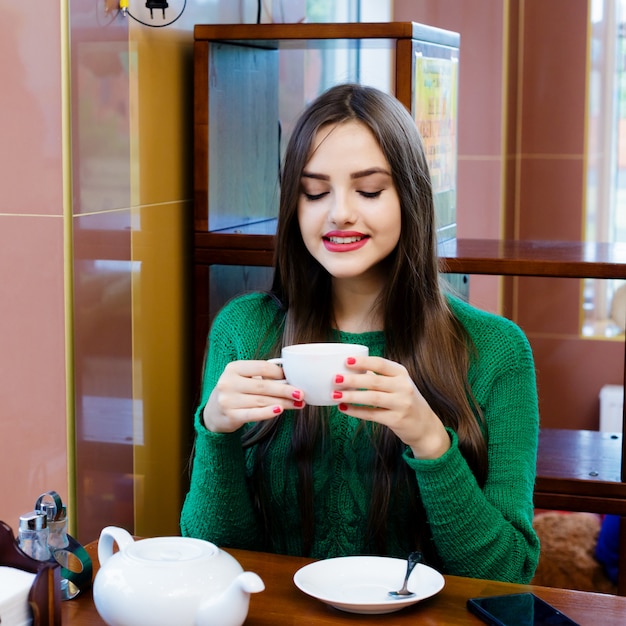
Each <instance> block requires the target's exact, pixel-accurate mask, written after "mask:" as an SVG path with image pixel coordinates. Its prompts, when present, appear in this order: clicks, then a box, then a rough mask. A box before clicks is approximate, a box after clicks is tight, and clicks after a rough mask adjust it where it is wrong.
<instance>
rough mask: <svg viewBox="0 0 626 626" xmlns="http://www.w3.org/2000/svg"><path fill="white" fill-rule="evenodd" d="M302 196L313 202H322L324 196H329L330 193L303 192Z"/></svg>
mask: <svg viewBox="0 0 626 626" xmlns="http://www.w3.org/2000/svg"><path fill="white" fill-rule="evenodd" d="M302 194H303V195H304V197H305V198H306V199H307V200H309V201H311V202H313V201H314V200H321V199H322V198H323V197H324V196H327V195H328V191H323V192H322V193H306V191H303V192H302Z"/></svg>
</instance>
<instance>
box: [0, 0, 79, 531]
mask: <svg viewBox="0 0 626 626" xmlns="http://www.w3.org/2000/svg"><path fill="white" fill-rule="evenodd" d="M2 18H3V19H2V20H0V64H1V70H0V75H1V76H2V97H0V137H2V150H1V151H0V172H1V178H2V202H1V204H0V284H1V285H2V298H1V299H0V320H1V323H0V423H1V424H2V427H1V428H2V434H1V435H0V476H1V477H2V478H1V479H0V483H1V485H2V487H1V492H2V499H1V501H0V519H2V520H3V521H6V523H8V524H9V525H10V526H11V527H12V528H13V529H14V530H16V528H17V518H18V517H19V515H20V514H21V513H24V512H26V511H28V510H32V508H33V506H34V503H35V500H36V498H37V496H38V495H39V494H40V493H42V491H46V490H48V489H56V490H58V491H59V492H63V493H64V495H65V494H66V493H67V486H68V478H67V444H66V373H65V366H66V352H65V330H64V324H65V315H64V310H65V307H64V247H63V244H64V241H63V177H62V165H63V164H62V152H61V141H62V124H61V119H62V118H61V63H60V59H61V39H60V33H59V24H60V22H61V16H60V3H59V2H43V3H38V7H37V10H36V11H33V9H32V8H31V5H30V4H29V3H12V4H8V5H6V6H3V9H2Z"/></svg>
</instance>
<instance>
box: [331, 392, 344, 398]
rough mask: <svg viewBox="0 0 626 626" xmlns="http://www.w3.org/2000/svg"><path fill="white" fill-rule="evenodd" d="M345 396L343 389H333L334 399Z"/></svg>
mask: <svg viewBox="0 0 626 626" xmlns="http://www.w3.org/2000/svg"><path fill="white" fill-rule="evenodd" d="M342 396H343V394H342V393H341V391H333V400H339V398H341V397H342Z"/></svg>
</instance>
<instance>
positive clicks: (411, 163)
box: [246, 84, 487, 553]
mask: <svg viewBox="0 0 626 626" xmlns="http://www.w3.org/2000/svg"><path fill="white" fill-rule="evenodd" d="M351 120H353V121H359V122H361V123H362V124H364V125H366V126H367V127H368V128H369V129H370V130H371V131H372V133H373V134H374V136H375V137H376V139H377V140H378V143H379V145H380V147H381V149H382V151H383V153H384V155H385V157H386V159H387V161H388V163H389V165H390V167H391V173H392V177H393V182H394V185H395V188H396V190H397V193H398V196H399V198H400V206H401V220H402V223H401V233H400V239H399V241H398V244H397V246H396V248H395V250H394V251H393V252H392V254H391V255H390V257H389V259H387V262H388V266H389V274H388V276H389V278H388V280H387V281H386V284H385V287H384V290H383V292H382V293H381V295H380V299H379V306H380V310H381V311H382V314H383V321H384V335H385V357H386V358H389V359H391V360H394V361H396V362H398V363H401V364H403V365H404V366H405V367H406V368H407V370H408V372H409V374H410V376H411V378H412V379H413V381H414V382H415V384H416V386H417V388H418V389H419V390H420V392H421V393H422V394H423V396H424V397H425V399H426V400H427V402H428V403H429V405H430V406H431V408H432V409H433V411H434V412H435V413H436V414H437V415H438V416H439V418H440V419H441V421H442V422H443V424H444V425H445V426H448V427H450V428H451V429H453V430H454V431H456V433H457V435H458V439H459V446H460V450H461V452H462V454H463V455H464V457H465V458H466V460H467V462H468V464H469V465H470V467H471V469H472V471H473V472H474V474H475V476H476V478H477V480H478V481H479V483H480V484H483V483H484V481H485V479H486V474H487V452H486V442H485V438H484V436H483V433H482V431H481V427H480V424H479V419H481V414H480V410H479V408H478V407H477V406H475V403H474V402H473V396H472V393H471V389H470V387H469V383H468V380H467V372H468V367H469V360H470V353H471V349H472V346H471V345H470V342H469V338H468V337H467V335H466V333H465V331H464V328H463V326H462V325H461V324H460V322H459V321H458V320H457V319H456V318H455V316H454V315H453V314H452V312H451V311H450V309H449V307H448V304H447V300H446V297H445V296H444V294H443V293H442V290H441V288H440V282H439V280H440V279H439V271H438V259H437V240H436V226H435V211H434V204H433V195H432V187H431V182H430V175H429V171H428V165H427V162H426V157H425V154H424V149H423V145H422V141H421V138H420V136H419V132H418V130H417V127H416V125H415V122H414V121H413V119H412V118H411V116H410V114H409V113H408V111H407V110H406V109H405V108H404V107H403V106H402V105H401V104H400V103H399V102H398V101H397V100H396V99H395V98H393V97H392V96H389V95H387V94H385V93H383V92H381V91H379V90H377V89H374V88H372V87H365V86H362V85H356V84H343V85H337V86H335V87H332V88H331V89H329V90H328V91H326V92H325V93H323V94H322V95H321V96H319V97H318V98H317V99H316V100H315V101H314V102H313V103H312V104H311V105H310V106H309V107H308V108H307V109H306V111H305V112H304V113H303V114H302V116H301V117H300V119H299V120H298V122H297V124H296V126H295V128H294V131H293V133H292V136H291V139H290V141H289V144H288V146H287V150H286V153H285V158H284V165H283V172H282V180H281V196H280V208H279V215H278V229H277V236H276V254H275V268H274V280H273V285H272V289H271V292H272V294H273V296H274V297H275V299H276V300H277V301H278V302H279V306H280V313H279V316H280V323H281V324H282V333H281V337H280V344H281V345H290V344H294V343H305V342H313V341H328V340H329V337H330V336H332V298H331V276H330V275H329V274H328V272H326V270H325V269H324V268H323V267H322V266H321V265H320V264H319V263H318V262H317V261H316V260H315V259H314V258H313V257H312V256H311V255H310V254H309V252H308V251H307V249H306V247H305V245H304V243H303V240H302V235H301V233H300V227H299V224H298V215H297V207H298V200H299V196H300V194H301V175H302V171H303V170H304V168H305V165H306V163H307V162H308V160H309V159H310V156H311V146H312V145H313V140H314V138H315V136H316V134H317V132H318V131H319V130H320V128H322V127H323V126H325V125H328V124H338V123H343V122H346V121H351ZM279 347H280V346H277V349H278V348H279ZM320 412H323V411H320V410H319V409H317V408H316V407H306V408H305V409H304V410H302V411H295V412H294V416H293V423H294V427H293V431H292V460H293V463H294V465H295V466H296V467H297V468H298V476H299V481H300V490H299V493H300V494H301V496H300V497H301V501H300V511H301V515H302V528H303V546H304V552H305V553H307V552H308V551H309V549H310V547H311V545H312V541H313V534H314V528H313V493H312V467H311V465H312V461H311V459H312V455H313V450H314V448H315V446H316V444H317V443H318V442H319V441H320V438H321V437H322V436H323V432H322V431H323V424H324V420H323V419H320V415H319V414H320ZM277 425H278V420H275V421H270V422H262V423H260V424H259V425H256V426H255V427H253V428H252V429H251V430H250V431H249V432H248V434H247V436H246V445H253V444H257V445H258V446H259V447H258V449H257V456H256V476H255V477H254V483H255V485H257V487H258V490H259V491H258V502H259V505H258V506H259V508H260V512H261V514H262V515H263V516H265V514H266V512H265V510H264V507H263V500H264V498H263V497H262V495H261V493H262V491H263V480H262V479H263V477H262V475H261V474H262V472H261V467H262V464H263V459H264V456H265V454H266V451H267V448H268V446H269V445H270V442H271V439H272V437H271V434H272V432H273V430H274V429H275V428H276V426H277ZM371 437H372V445H373V478H372V500H371V503H370V512H369V519H368V530H369V535H370V537H369V539H370V540H371V542H372V545H374V546H376V548H377V549H378V550H384V545H385V537H386V534H387V531H388V528H387V517H388V515H387V514H388V509H389V506H390V503H391V502H392V501H393V500H394V497H395V495H397V493H398V492H397V490H399V489H406V488H407V485H408V488H409V489H411V490H412V491H413V492H414V493H415V497H414V498H411V500H412V501H414V502H416V510H417V515H418V516H419V515H420V514H421V517H422V518H424V514H423V511H421V513H420V510H421V509H420V505H419V497H418V495H417V485H416V484H415V477H414V476H412V475H411V474H412V473H411V472H410V471H409V469H408V466H407V465H406V463H404V462H403V461H402V458H401V454H402V451H403V450H404V448H405V446H404V444H402V442H401V441H400V440H399V439H398V438H397V437H396V435H395V434H394V433H393V432H392V431H390V430H389V429H387V428H385V427H381V426H378V425H374V426H373V427H372V432H371ZM403 500H404V499H403ZM266 521H267V520H266ZM422 521H423V522H424V524H422V532H423V529H424V528H425V527H426V524H425V519H423V520H422ZM421 539H422V544H423V539H425V538H424V537H422V538H421ZM416 540H417V541H419V539H416Z"/></svg>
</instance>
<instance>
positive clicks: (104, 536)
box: [98, 526, 134, 567]
mask: <svg viewBox="0 0 626 626" xmlns="http://www.w3.org/2000/svg"><path fill="white" fill-rule="evenodd" d="M133 541H134V539H133V537H132V535H131V534H130V533H129V532H128V531H127V530H125V529H124V528H118V527H117V526H107V527H106V528H103V529H102V532H101V533H100V539H99V541H98V561H100V567H102V566H103V565H104V564H105V563H106V562H107V561H108V560H109V558H110V557H111V556H113V542H115V543H117V546H118V548H119V549H120V550H123V549H124V548H125V547H126V546H127V545H129V544H131V543H133Z"/></svg>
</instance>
